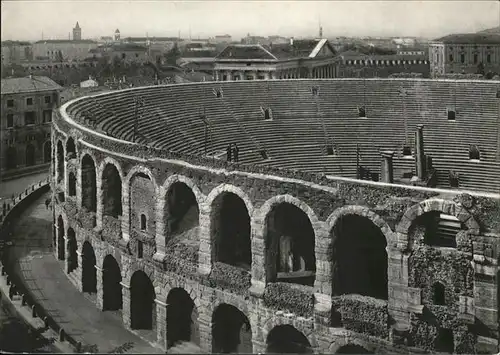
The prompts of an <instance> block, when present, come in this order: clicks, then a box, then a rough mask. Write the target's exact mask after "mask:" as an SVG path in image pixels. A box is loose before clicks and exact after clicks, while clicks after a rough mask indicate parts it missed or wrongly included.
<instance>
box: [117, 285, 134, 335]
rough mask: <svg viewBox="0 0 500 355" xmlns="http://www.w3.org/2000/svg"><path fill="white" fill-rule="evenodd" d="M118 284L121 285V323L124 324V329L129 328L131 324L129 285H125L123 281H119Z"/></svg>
mask: <svg viewBox="0 0 500 355" xmlns="http://www.w3.org/2000/svg"><path fill="white" fill-rule="evenodd" d="M120 285H122V302H123V303H122V305H123V307H122V308H123V310H122V319H123V325H124V326H125V328H126V329H131V325H132V318H131V314H132V310H131V309H130V306H131V302H130V285H127V284H125V283H123V282H120Z"/></svg>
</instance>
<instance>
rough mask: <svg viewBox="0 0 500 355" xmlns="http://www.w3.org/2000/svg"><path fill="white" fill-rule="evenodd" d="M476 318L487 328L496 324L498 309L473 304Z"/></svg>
mask: <svg viewBox="0 0 500 355" xmlns="http://www.w3.org/2000/svg"><path fill="white" fill-rule="evenodd" d="M475 313H476V318H477V319H479V320H480V321H481V322H482V323H484V324H485V325H486V326H487V327H489V328H493V327H494V328H496V327H497V326H498V311H497V310H496V309H490V308H483V307H478V306H477V305H476V306H475Z"/></svg>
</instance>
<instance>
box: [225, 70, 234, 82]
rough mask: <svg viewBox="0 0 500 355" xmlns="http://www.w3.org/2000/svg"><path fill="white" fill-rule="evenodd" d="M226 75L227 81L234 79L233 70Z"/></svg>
mask: <svg viewBox="0 0 500 355" xmlns="http://www.w3.org/2000/svg"><path fill="white" fill-rule="evenodd" d="M226 75H227V81H231V80H233V72H232V71H230V70H229V71H228V72H227V73H226Z"/></svg>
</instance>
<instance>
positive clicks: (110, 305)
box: [102, 255, 123, 311]
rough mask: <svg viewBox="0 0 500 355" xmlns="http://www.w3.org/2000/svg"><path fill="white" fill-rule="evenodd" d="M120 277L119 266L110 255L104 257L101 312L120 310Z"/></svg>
mask: <svg viewBox="0 0 500 355" xmlns="http://www.w3.org/2000/svg"><path fill="white" fill-rule="evenodd" d="M121 281H122V275H121V272H120V266H119V265H118V263H117V262H116V259H115V258H114V257H113V256H111V255H106V257H105V258H104V262H103V263H102V291H103V296H102V300H103V311H117V310H119V309H122V307H123V302H122V285H121V284H120V282H121Z"/></svg>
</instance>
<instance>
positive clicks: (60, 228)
mask: <svg viewBox="0 0 500 355" xmlns="http://www.w3.org/2000/svg"><path fill="white" fill-rule="evenodd" d="M64 225H65V223H64V219H63V217H62V216H61V215H59V217H58V218H57V258H58V259H59V260H64V259H65V255H64V254H65V242H64V235H65V229H64Z"/></svg>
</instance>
